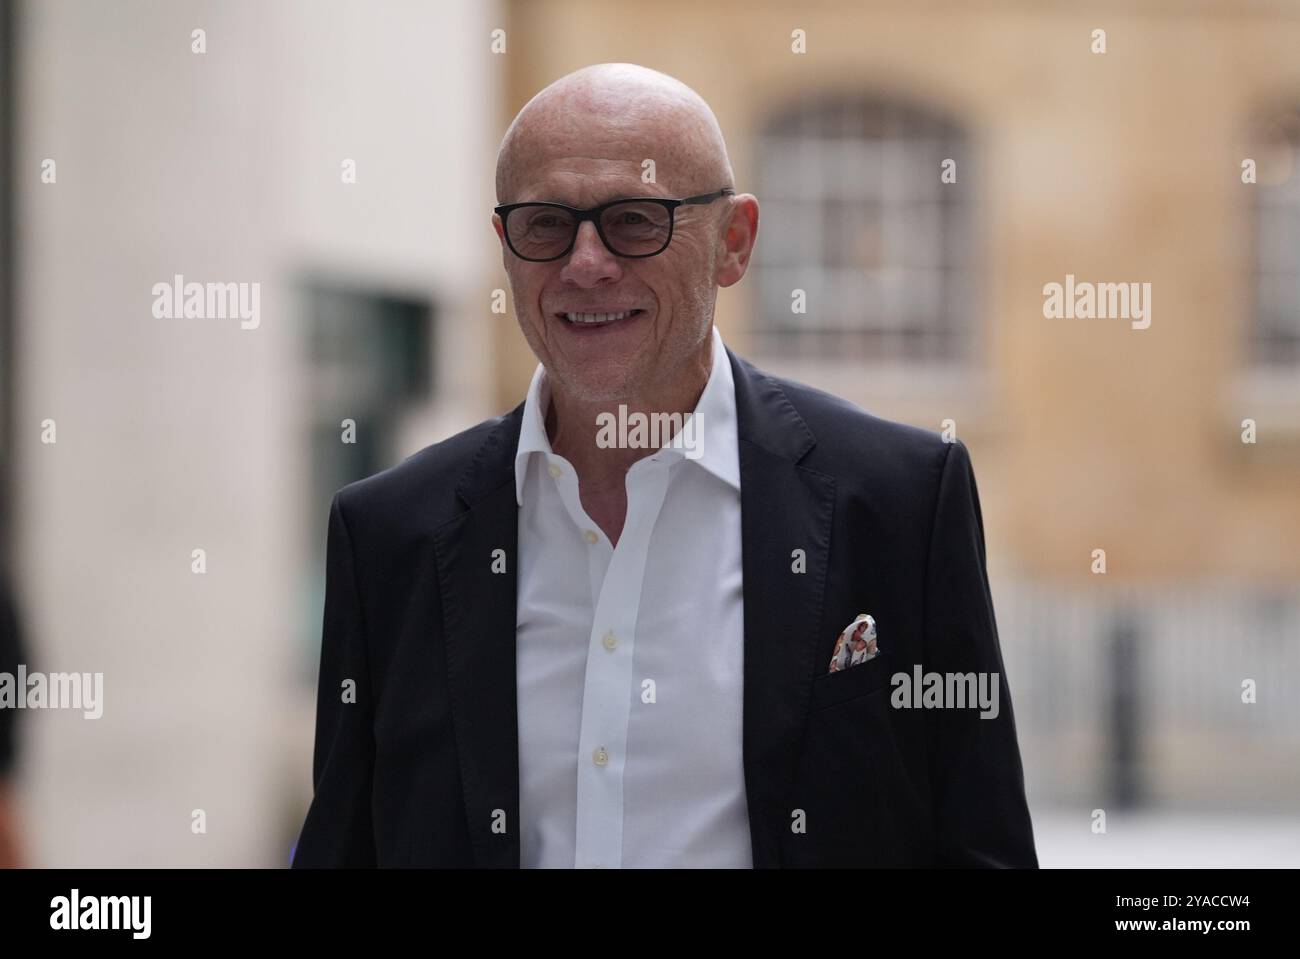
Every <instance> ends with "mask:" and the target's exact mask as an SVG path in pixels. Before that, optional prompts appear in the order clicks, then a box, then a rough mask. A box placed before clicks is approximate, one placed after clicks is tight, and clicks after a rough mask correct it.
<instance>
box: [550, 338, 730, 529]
mask: <svg viewBox="0 0 1300 959" xmlns="http://www.w3.org/2000/svg"><path fill="white" fill-rule="evenodd" d="M712 369H713V339H712V337H711V336H710V337H709V338H707V339H706V340H705V342H704V344H703V347H702V349H701V350H700V353H699V358H698V359H696V360H693V361H692V362H691V363H690V364H689V365H688V366H687V367H686V369H685V371H684V375H682V376H680V377H678V378H677V380H676V381H675V382H674V383H672V384H667V385H665V386H662V387H660V388H658V389H656V390H655V391H654V392H653V395H646V396H626V397H620V398H618V399H614V400H594V401H593V400H582V399H578V398H576V397H573V396H569V395H567V394H566V393H564V391H563V390H561V389H559V388H557V386H556V385H555V384H553V385H552V390H551V402H550V406H549V409H548V410H547V412H546V434H547V436H548V437H549V438H550V441H551V449H552V450H554V451H555V452H556V453H557V454H558V455H560V456H562V457H564V459H566V460H567V461H568V462H569V463H570V464H572V466H573V469H574V471H575V472H576V473H577V474H578V489H579V494H580V498H581V499H582V503H583V506H584V508H586V509H587V511H588V512H589V513H590V514H591V517H592V519H593V520H595V521H596V522H597V523H599V524H600V526H601V528H602V529H604V530H605V533H606V535H607V536H609V538H610V541H611V542H617V541H618V533H619V532H620V531H621V530H622V528H623V520H624V519H625V518H626V515H627V489H626V486H625V485H624V478H625V477H626V476H627V471H628V470H629V469H631V468H632V464H633V463H635V462H637V460H640V459H642V458H644V457H646V456H650V455H651V454H653V453H654V452H655V451H656V450H657V449H659V448H660V446H662V444H663V443H664V442H665V441H667V440H669V439H671V437H668V436H653V437H652V438H653V439H655V440H657V441H658V445H655V446H650V445H647V446H644V447H638V448H627V447H626V446H624V445H623V444H615V445H614V446H611V447H602V446H599V445H597V442H596V439H597V434H598V432H599V431H600V420H599V417H600V414H602V413H606V414H613V415H614V416H615V417H618V416H619V409H618V408H619V406H620V405H622V406H625V407H626V408H627V414H628V416H629V417H631V415H632V414H633V413H644V414H646V416H647V417H650V416H651V415H653V414H664V413H667V414H670V415H671V414H674V413H677V414H681V416H682V418H683V419H682V420H681V421H684V419H685V417H686V415H687V414H689V413H692V412H694V410H695V407H696V405H697V404H698V403H699V401H700V396H701V394H703V392H704V387H705V386H706V385H707V384H708V381H709V374H710V373H711V372H712ZM681 421H679V422H681Z"/></svg>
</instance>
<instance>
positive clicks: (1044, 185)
mask: <svg viewBox="0 0 1300 959" xmlns="http://www.w3.org/2000/svg"><path fill="white" fill-rule="evenodd" d="M0 10H2V11H3V13H2V14H0V147H2V149H0V164H2V165H0V183H2V184H3V188H2V189H0V414H2V415H0V424H2V426H0V551H2V552H3V556H4V558H5V560H6V562H5V568H6V569H7V576H6V579H7V581H8V584H9V589H10V590H11V594H12V598H13V610H14V615H13V616H9V615H8V613H7V612H6V610H5V606H4V605H3V604H0V631H2V632H0V639H3V642H0V653H3V652H5V650H8V652H7V653H5V654H6V655H8V656H9V657H11V659H12V658H13V657H18V656H21V657H22V661H23V662H24V663H25V664H26V665H27V667H28V669H29V670H44V671H47V672H59V671H76V672H102V673H103V674H104V712H103V716H102V718H100V719H97V720H88V719H85V718H83V716H82V714H81V713H80V712H79V711H71V710H24V711H22V712H18V711H14V710H7V711H4V712H5V713H8V715H0V723H4V724H5V727H6V728H7V729H8V730H9V732H8V734H7V735H8V736H10V737H11V742H12V744H13V748H12V749H6V748H4V747H2V746H0V764H3V767H4V769H5V773H4V782H5V785H4V786H0V797H6V798H3V799H2V800H0V824H3V823H4V822H6V821H8V822H10V823H11V824H12V826H11V833H12V835H14V836H15V837H16V840H17V846H18V850H17V852H16V853H11V854H10V855H12V856H14V857H15V858H16V860H17V861H19V862H22V863H24V864H26V865H34V866H107V865H125V866H137V865H138V866H144V865H176V866H180V865H215V866H242V865H249V866H252V865H256V866H282V865H285V864H287V862H288V860H289V855H290V849H291V847H292V845H293V843H294V840H295V838H296V836H297V830H298V828H299V826H300V825H301V823H302V819H303V816H304V815H305V812H306V809H307V804H308V802H309V800H310V796H311V750H312V735H313V725H312V724H313V719H314V709H315V681H316V669H317V656H318V652H319V638H320V621H321V603H322V599H323V583H324V545H325V532H326V520H327V514H328V508H329V502H330V499H331V496H332V494H333V492H334V490H336V489H337V488H338V487H340V486H342V485H344V484H345V483H347V482H350V481H352V480H354V479H357V478H360V477H362V476H366V475H369V474H371V473H373V472H376V471H378V470H380V469H383V468H385V467H387V466H389V465H392V464H394V463H396V462H398V461H400V460H401V459H402V458H404V457H405V456H407V455H409V454H410V453H412V452H414V451H415V450H417V449H419V448H421V447H423V446H425V445H428V444H430V443H433V442H435V441H437V440H440V439H443V438H445V437H447V436H449V435H450V434H452V433H454V432H456V431H458V430H460V429H463V428H465V427H467V426H469V425H472V424H473V423H476V422H478V421H479V420H481V419H483V418H485V417H488V416H492V415H496V414H497V413H500V412H504V411H505V410H508V409H509V408H511V407H513V406H514V405H515V404H516V403H518V402H519V401H520V400H521V399H522V398H523V395H524V392H525V390H526V387H527V382H528V377H529V375H530V374H531V372H532V369H533V366H534V363H535V361H534V359H533V357H532V354H531V353H530V352H529V351H528V348H527V346H526V344H525V343H524V341H523V339H522V336H521V335H520V334H519V332H518V329H517V327H516V325H515V321H514V318H513V313H512V312H511V310H510V309H506V310H505V311H504V312H502V311H494V310H493V302H494V296H500V295H503V294H499V293H498V291H508V285H507V283H506V277H505V273H504V271H503V269H502V266H501V253H500V247H499V243H498V241H497V238H496V236H495V234H494V233H493V231H492V229H491V226H490V222H489V219H490V215H491V207H492V206H493V204H494V203H495V201H496V198H495V196H494V192H493V172H494V163H495V154H496V147H497V144H498V143H499V141H500V137H501V135H502V134H503V133H504V131H505V128H506V126H507V124H508V123H509V121H510V119H511V118H512V117H513V116H514V114H515V113H516V111H517V110H518V109H519V108H520V107H521V106H522V105H523V104H524V103H525V102H526V101H527V100H528V99H529V98H530V97H531V96H532V95H533V94H534V93H536V92H537V91H538V90H540V89H541V88H542V87H544V86H545V85H546V84H548V83H550V82H551V81H552V80H554V79H556V78H558V77H559V76H561V75H563V74H565V73H567V72H569V71H571V70H573V69H576V68H578V67H580V66H583V65H586V64H589V63H596V62H601V61H632V62H635V63H639V64H643V65H645V66H649V67H653V68H655V69H659V70H662V71H664V72H666V73H669V74H672V75H674V76H676V77H678V78H679V79H681V80H683V81H684V82H686V83H688V84H690V85H691V86H692V87H694V88H695V89H696V90H697V91H698V92H699V93H700V94H701V95H702V96H703V97H704V98H705V99H706V100H708V101H709V103H710V104H711V105H712V107H713V109H714V111H715V112H716V113H717V115H718V118H719V120H720V122H721V124H722V127H723V130H724V132H725V134H726V136H727V140H728V146H729V149H730V153H731V158H732V162H733V165H734V167H735V172H736V186H737V189H738V190H740V191H742V192H752V193H754V194H756V195H757V196H758V198H759V202H760V228H759V239H758V246H757V251H756V257H755V261H754V263H753V265H752V268H751V270H750V272H749V274H748V276H747V277H746V278H745V280H744V281H743V282H742V283H741V284H740V285H739V286H737V287H733V288H731V289H729V290H726V291H724V292H723V293H722V294H721V295H720V297H719V306H718V314H717V318H718V323H719V326H720V328H721V329H722V332H723V336H724V337H725V339H726V340H727V342H728V343H729V344H730V345H731V346H732V347H733V348H734V349H736V350H737V351H738V352H740V353H741V354H742V355H745V356H747V357H749V358H751V359H753V360H754V361H756V362H757V363H759V364H760V365H762V366H766V367H767V368H769V369H770V370H772V371H773V372H777V373H781V374H784V375H788V376H793V377H795V378H798V379H802V380H804V381H806V382H809V383H812V384H814V385H816V386H819V387H822V388H824V389H827V390H829V391H831V392H834V393H836V394H839V395H841V396H844V397H846V398H848V399H850V400H852V401H853V402H855V403H858V404H859V405H861V406H863V407H865V408H867V409H869V410H871V411H872V412H875V413H877V414H879V415H882V416H885V417H888V418H891V419H899V420H903V421H906V422H909V423H913V424H916V425H919V426H923V427H926V428H929V429H933V430H941V429H944V428H945V426H946V425H947V427H948V428H949V430H950V431H955V434H956V436H958V437H959V438H960V439H962V440H963V441H964V442H965V443H966V444H967V445H968V446H969V448H970V450H971V453H972V457H973V460H974V464H975V468H976V474H977V477H978V481H979V491H980V496H981V500H982V506H983V517H984V522H985V526H986V535H987V543H988V557H989V565H990V579H991V583H992V590H993V596H994V601H995V604H996V609H997V615H998V624H999V630H1000V635H1001V639H1002V644H1003V649H1004V653H1005V658H1006V667H1007V673H1008V678H1009V681H1010V684H1011V689H1012V693H1013V696H1014V701H1015V708H1016V713H1017V720H1018V729H1019V734H1020V742H1021V747H1022V751H1023V758H1024V765H1025V772H1026V778H1027V785H1028V790H1029V799H1030V806H1031V810H1032V812H1033V816H1034V824H1035V831H1036V836H1037V839H1038V844H1039V855H1040V859H1041V861H1042V863H1043V864H1044V865H1047V866H1066V865H1081V866H1101V865H1115V866H1159V865H1176V866H1177V865H1211V866H1213V865H1240V866H1277V865H1290V866H1296V865H1300V546H1298V545H1297V543H1298V542H1300V55H1298V52H1300V3H1297V2H1291V0H1285V2H1283V0H1237V2H1234V3H1231V4H1228V3H1213V2H1203V0H1098V2H1091V3H1064V2H1062V3H1051V2H1042V0H999V2H988V3H981V4H975V3H969V2H965V0H951V2H944V0H939V2H932V3H927V4H914V3H905V2H901V0H899V2H864V0H854V2H851V3H850V2H845V3H832V2H817V3H778V2H769V3H761V2H754V0H717V2H712V3H709V4H700V3H698V2H686V0H682V2H678V0H658V2H656V3H653V4H624V3H613V2H582V0H514V2H510V0H499V2H468V0H467V2H438V3H415V2H376V3H361V2H340V0H313V2H306V0H281V2H277V3H274V4H267V3H255V2H221V3H217V2H193V0H182V2H166V3H164V2H150V3H145V2H115V3H96V2H73V0H45V2H12V3H4V4H3V6H0ZM1098 30H1101V31H1104V37H1103V42H1104V51H1105V52H1100V51H1099V50H1098V49H1097V48H1098V35H1097V34H1096V33H1095V31H1098ZM195 31H202V34H201V35H200V34H196V33H195ZM794 31H803V34H802V36H803V38H804V41H805V43H806V47H805V49H806V52H802V53H799V52H795V51H794V50H793V49H792V45H794V44H796V42H797V38H796V35H795V34H794ZM198 46H202V47H203V52H196V49H197V47H198ZM946 160H953V161H954V163H955V165H954V166H952V169H953V170H954V171H955V174H956V179H955V182H948V183H945V182H942V181H941V177H940V173H941V167H942V165H943V164H944V161H946ZM1247 161H1250V162H1247ZM349 170H353V171H355V182H351V181H349V178H348V171H349ZM1248 170H1249V171H1252V172H1253V173H1254V176H1253V177H1252V176H1251V175H1250V174H1249V173H1248V172H1247V171H1248ZM1251 180H1253V182H1251ZM177 274H181V275H183V276H184V277H185V279H186V281H197V282H222V283H226V282H235V283H259V284H260V290H261V301H260V311H261V315H260V324H259V325H258V326H257V328H256V329H242V328H241V323H240V321H239V320H238V319H159V318H157V317H155V316H154V314H153V312H152V306H153V302H154V294H153V292H152V288H153V286H154V284H156V283H160V282H161V283H168V284H170V283H171V282H172V280H173V277H174V276H175V275H177ZM1067 274H1073V275H1074V276H1075V277H1076V278H1077V279H1078V280H1079V281H1091V282H1099V283H1100V282H1115V283H1129V282H1137V283H1144V282H1146V283H1150V284H1151V291H1152V292H1151V326H1150V328H1149V329H1145V330H1135V329H1132V328H1131V326H1130V324H1129V322H1128V321H1127V320H1123V319H1091V320H1085V319H1047V318H1045V317H1044V313H1043V302H1044V293H1043V287H1044V285H1045V284H1048V283H1053V282H1056V283H1064V282H1065V277H1066V275H1067ZM796 288H798V289H803V290H805V291H806V292H807V302H808V309H807V312H806V313H802V314H796V313H792V312H791V291H792V290H794V289H796ZM507 305H509V304H508V298H507ZM344 420H352V421H354V422H355V424H356V430H355V438H356V442H354V443H345V442H343V441H342V439H341V435H342V424H343V421H344ZM1247 420H1249V421H1251V424H1252V425H1250V426H1247V425H1244V421H1247ZM51 421H52V423H53V425H54V427H55V429H56V431H57V432H56V433H55V434H54V436H55V441H54V442H50V441H49V440H50V438H51V431H50V429H49V427H50V422H51ZM945 421H951V424H945ZM1252 429H1253V431H1254V437H1253V438H1254V440H1255V441H1254V442H1244V441H1243V434H1249V432H1250V431H1251V430H1252ZM200 549H201V550H203V551H204V553H203V556H204V558H205V562H206V571H205V572H203V573H201V574H199V573H196V572H194V563H195V559H194V556H195V553H194V551H195V550H200ZM1096 550H1104V551H1105V562H1106V567H1105V572H1104V573H1100V572H1096V571H1095V570H1096V568H1097V561H1096V559H1095V553H1094V551H1096ZM6 624H7V625H6ZM16 637H21V641H22V647H21V652H18V651H15V650H14V649H13V648H12V643H13V640H14V639H15V638H16ZM13 668H14V664H13V662H10V663H7V664H6V663H0V670H6V669H8V670H12V669H13ZM1247 680H1250V681H1253V684H1254V689H1255V702H1253V703H1246V702H1243V683H1244V682H1245V681H1247ZM15 720H16V722H15ZM195 810H203V812H204V815H205V817H206V832H203V833H195V832H194V831H193V830H192V828H191V823H192V821H193V819H192V817H193V814H194V811H195ZM1095 810H1104V811H1105V813H1106V830H1105V832H1104V833H1099V832H1096V831H1094V822H1095V821H1096V817H1095V815H1094V811H1095ZM4 855H6V854H5V852H4V850H3V847H0V858H2V857H3V856H4Z"/></svg>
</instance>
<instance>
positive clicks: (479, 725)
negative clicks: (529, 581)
mask: <svg viewBox="0 0 1300 959" xmlns="http://www.w3.org/2000/svg"><path fill="white" fill-rule="evenodd" d="M728 358H729V360H730V362H731V365H732V372H733V374H734V378H735V383H736V412H737V426H738V434H739V447H740V449H739V452H740V486H741V494H740V495H741V527H742V529H741V537H742V544H741V545H742V567H743V573H744V587H743V588H744V599H743V603H744V622H745V636H744V712H743V743H742V747H743V757H744V771H745V786H746V791H747V800H748V807H749V823H750V834H751V842H752V847H753V858H754V865H755V866H756V867H760V868H761V867H776V866H787V867H791V866H792V867H805V866H1025V867H1032V866H1036V865H1037V860H1036V857H1035V852H1034V841H1033V831H1032V827H1031V824H1030V819H1029V811H1028V808H1027V806H1026V803H1025V794H1024V778H1023V773H1022V770H1021V763H1020V753H1019V748H1018V745H1017V742H1016V731H1015V720H1014V718H1013V714H1012V709H1011V697H1010V694H1009V692H1008V688H1007V681H1006V673H1005V670H1004V668H1003V665H1002V653H1001V649H1000V647H999V643H998V637H997V627H996V624H995V621H994V614H993V604H992V599H991V597H990V593H989V587H988V579H987V575H986V572H985V558H984V530H983V521H982V518H981V515H980V507H979V499H978V495H977V492H976V488H975V476H974V473H973V472H972V470H971V464H970V458H969V456H968V454H967V451H966V449H965V447H964V446H963V445H962V444H961V443H960V442H951V443H947V442H944V441H943V440H942V439H940V437H939V436H938V435H937V434H935V433H932V432H928V431H925V430H921V429H917V428H914V427H909V426H903V425H900V424H897V423H891V422H888V421H885V420H882V419H879V418H877V417H874V416H871V415H869V414H867V413H865V412H863V411H862V410H860V409H858V408H856V407H854V406H852V405H850V404H849V403H846V402H844V401H843V400H840V399H837V398H835V397H833V396H830V395H828V394H826V393H822V392H820V391H817V390H814V389H811V388H809V387H807V386H803V385H800V384H797V383H793V382H790V381H788V380H783V379H778V378H776V377H773V376H770V375H768V374H766V373H764V372H762V371H761V370H758V369H757V368H755V367H754V366H752V365H751V364H750V363H748V362H746V361H744V360H742V359H740V358H738V357H737V356H735V355H734V354H732V353H731V351H730V350H728ZM522 413H523V405H522V404H520V406H518V407H516V408H515V409H514V410H513V411H512V412H510V413H508V414H507V415H505V416H501V417H498V418H496V419H493V420H489V421H487V422H485V423H482V424H480V425H479V426H476V427H474V428H473V429H470V430H467V431H465V432H463V433H460V434H458V435H456V436H453V437H451V438H450V439H448V440H446V441H444V442H441V443H438V444H435V445H433V446H430V447H428V448H426V449H424V450H422V451H421V452H419V453H416V454H415V455H413V456H411V457H410V458H409V459H407V460H406V461H404V462H403V463H401V464H400V465H398V466H396V467H393V468H392V469H389V470H387V471H385V472H383V473H380V474H378V475H375V476H372V477H369V478H368V479H365V480H362V481H360V482H357V483H353V484H351V485H350V486H347V487H345V488H344V489H342V490H341V491H339V493H338V494H337V495H336V496H335V498H334V502H333V504H332V506H331V509H330V518H329V544H328V555H327V561H326V566H327V582H326V596H325V619H324V630H323V636H322V648H321V666H320V686H319V691H318V705H317V718H316V748H315V758H314V763H313V778H314V783H315V796H314V798H313V800H312V803H311V807H310V809H309V810H308V813H307V818H306V822H305V823H304V825H303V828H302V832H301V835H300V837H299V841H298V844H297V847H296V852H295V858H294V865H295V866H296V867H317V866H376V865H378V866H435V867H504V868H511V867H515V868H517V867H518V866H519V742H518V730H517V710H516V699H515V682H516V677H515V596H516V579H515V573H516V562H515V557H516V543H517V516H518V506H517V504H516V502H515V483H514V457H515V450H516V445H517V442H518V438H519V427H520V421H521V417H522ZM496 550H504V555H505V557H506V571H505V572H504V573H502V572H500V571H499V569H500V564H498V565H497V569H498V571H497V572H494V571H493V556H494V551H496ZM796 551H802V552H801V553H799V552H796ZM497 555H499V554H497ZM799 557H802V562H800V560H799ZM861 612H866V613H870V614H871V615H872V616H874V617H875V620H876V626H877V631H878V637H879V639H878V642H879V647H880V650H881V652H880V653H879V655H877V656H876V657H875V658H874V659H872V660H870V661H868V662H866V663H863V664H860V665H858V666H853V667H851V668H849V669H846V670H844V671H841V672H836V673H828V672H827V667H828V665H829V663H830V658H831V653H832V650H833V648H834V645H835V640H836V638H837V636H838V635H839V633H840V631H841V630H842V629H843V628H844V627H845V626H846V625H848V623H850V622H851V621H852V620H853V618H854V617H855V616H856V615H857V614H858V613H861ZM917 664H919V665H920V666H921V667H922V668H923V669H924V670H925V671H926V672H930V671H937V672H940V673H947V672H955V673H970V672H974V673H977V674H978V673H996V674H997V680H996V681H997V682H998V683H999V684H1000V696H999V707H1000V711H999V714H998V716H997V717H996V718H992V719H983V718H980V715H979V710H978V709H977V708H968V709H901V708H893V707H892V706H891V704H890V700H891V694H892V693H893V690H892V689H891V684H890V677H891V675H892V674H894V673H896V672H907V673H909V674H910V673H911V672H912V670H913V667H914V666H915V665H917ZM346 680H352V681H353V683H354V684H355V686H354V689H355V694H354V697H353V699H354V701H352V702H345V701H344V700H345V695H344V689H345V681H346Z"/></svg>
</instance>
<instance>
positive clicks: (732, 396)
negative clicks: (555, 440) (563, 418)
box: [515, 326, 740, 506]
mask: <svg viewBox="0 0 1300 959" xmlns="http://www.w3.org/2000/svg"><path fill="white" fill-rule="evenodd" d="M712 335H713V368H712V370H710V372H709V380H708V382H707V383H705V384H704V392H703V393H701V394H700V399H699V402H698V403H696V404H695V419H696V424H695V428H696V430H697V431H698V432H697V443H698V449H699V456H698V457H694V460H695V462H696V463H697V464H698V465H699V466H700V467H701V468H703V469H705V470H707V471H708V472H710V473H712V474H713V475H714V476H716V477H718V479H720V480H722V481H723V482H724V483H726V484H727V485H728V486H730V487H732V488H733V489H735V490H739V489H740V451H739V448H738V445H737V430H736V383H735V379H734V378H733V377H732V373H731V363H730V361H729V360H728V358H727V350H726V347H725V345H724V344H723V342H722V334H721V333H719V332H718V328H717V326H714V327H713V333H712ZM550 406H551V387H550V383H549V382H548V381H547V378H546V369H545V367H543V366H542V365H541V364H540V363H539V364H537V369H536V370H534V371H533V379H532V382H531V383H530V384H529V386H528V396H527V397H526V398H525V399H524V413H523V422H522V423H521V424H520V427H519V445H518V447H517V448H516V451H515V502H516V503H518V504H519V505H520V506H522V505H523V504H524V478H525V475H526V473H527V466H528V459H529V457H530V456H531V455H532V454H533V453H541V454H542V455H543V456H544V457H549V456H550V455H551V454H552V453H553V452H554V451H553V450H552V449H551V440H550V437H548V436H547V435H546V412H547V411H548V410H549V409H550ZM663 452H664V453H669V454H676V455H679V456H685V452H684V451H683V450H681V449H673V448H672V447H666V448H665V449H664V450H663Z"/></svg>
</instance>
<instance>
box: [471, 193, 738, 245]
mask: <svg viewBox="0 0 1300 959" xmlns="http://www.w3.org/2000/svg"><path fill="white" fill-rule="evenodd" d="M735 192H736V191H735V190H734V189H732V188H731V187H729V186H724V187H723V188H722V189H721V190H715V191H714V192H712V193H701V194H700V195H699V196H688V197H685V198H684V199H681V200H670V199H667V198H665V197H657V196H645V197H627V198H624V199H619V200H610V201H609V202H608V203H602V204H601V205H600V206H595V207H592V208H591V209H589V210H578V209H575V208H574V207H571V206H565V205H564V204H563V203H504V204H502V205H501V206H498V207H494V208H493V209H494V210H495V211H496V214H497V216H499V217H501V228H502V230H503V231H504V232H505V235H506V243H508V244H509V245H510V251H511V252H512V253H514V255H515V256H517V257H519V259H521V260H529V261H531V262H533V263H545V262H547V261H549V260H558V259H559V258H560V257H562V256H568V255H569V252H570V251H571V250H572V249H573V244H574V243H576V242H577V240H578V227H580V226H581V225H582V221H583V220H590V221H591V222H592V223H594V224H595V226H596V232H597V233H598V234H599V235H600V240H601V242H602V243H604V244H605V248H606V249H607V250H609V252H610V253H613V254H614V255H615V256H624V257H631V258H634V259H635V258H640V257H646V256H657V255H659V254H660V253H662V252H663V251H664V250H666V249H668V244H669V242H670V241H671V240H672V238H673V220H674V216H673V214H674V213H675V212H676V210H677V208H678V207H679V206H686V205H688V204H689V205H692V206H694V205H703V204H707V203H712V202H713V201H714V200H717V199H719V198H720V197H724V196H727V195H733V196H734V195H735Z"/></svg>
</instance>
